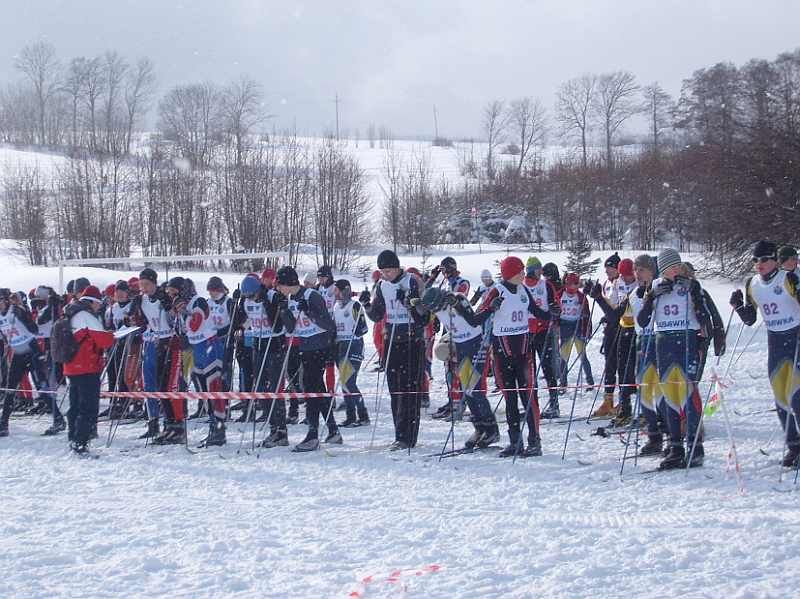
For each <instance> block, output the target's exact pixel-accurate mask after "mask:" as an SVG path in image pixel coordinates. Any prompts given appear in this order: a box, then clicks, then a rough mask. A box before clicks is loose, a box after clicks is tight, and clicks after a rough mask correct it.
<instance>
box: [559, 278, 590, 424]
mask: <svg viewBox="0 0 800 599" xmlns="http://www.w3.org/2000/svg"><path fill="white" fill-rule="evenodd" d="M580 283H581V281H580V277H578V275H577V274H576V273H574V272H571V273H567V275H566V276H565V277H564V287H563V288H562V289H561V291H560V292H559V294H558V300H559V304H560V305H561V317H560V318H559V321H558V327H559V328H558V332H559V339H560V343H561V346H560V353H561V376H560V378H561V386H562V387H566V386H567V383H568V381H567V366H568V363H569V359H570V356H571V355H572V352H573V350H575V353H576V354H577V355H579V356H580V361H581V366H580V367H581V368H582V369H583V374H584V379H583V380H584V382H585V384H586V385H588V388H591V387H592V386H593V385H594V377H593V376H592V365H591V363H590V362H589V358H588V357H587V356H586V342H587V339H588V338H589V335H590V333H591V330H592V322H591V320H590V311H589V300H588V299H587V297H586V296H585V295H583V293H581V291H580V290H579V287H580ZM557 402H558V400H556V405H555V410H554V412H555V413H554V414H553V417H554V418H558V417H559V416H560V410H559V409H558V407H559V406H558V403H557Z"/></svg>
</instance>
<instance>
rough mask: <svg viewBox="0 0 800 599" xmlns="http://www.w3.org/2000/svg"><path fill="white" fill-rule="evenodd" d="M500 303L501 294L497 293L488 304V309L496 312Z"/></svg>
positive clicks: (501, 299) (501, 300) (501, 301)
mask: <svg viewBox="0 0 800 599" xmlns="http://www.w3.org/2000/svg"><path fill="white" fill-rule="evenodd" d="M502 303H503V296H502V295H498V296H497V297H496V298H494V299H493V300H492V301H491V303H490V304H489V309H490V310H491V311H492V312H497V310H498V309H499V308H500V305H501V304H502Z"/></svg>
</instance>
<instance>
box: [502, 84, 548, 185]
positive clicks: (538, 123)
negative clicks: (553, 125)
mask: <svg viewBox="0 0 800 599" xmlns="http://www.w3.org/2000/svg"><path fill="white" fill-rule="evenodd" d="M545 119H546V114H545V108H544V106H543V105H542V103H541V102H540V101H539V100H538V99H534V98H520V99H519V100H514V101H513V102H511V106H510V109H509V114H508V121H509V123H510V124H511V125H513V127H514V133H515V135H516V139H517V142H518V144H519V158H518V160H517V169H516V170H517V176H520V175H521V174H522V169H523V167H524V166H525V165H526V163H527V162H528V161H529V160H530V159H531V158H534V159H535V154H536V151H537V148H541V146H542V145H543V144H544V139H545V133H546V126H545ZM532 154H533V155H532Z"/></svg>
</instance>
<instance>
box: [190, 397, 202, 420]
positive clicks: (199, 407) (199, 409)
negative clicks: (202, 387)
mask: <svg viewBox="0 0 800 599" xmlns="http://www.w3.org/2000/svg"><path fill="white" fill-rule="evenodd" d="M205 415H206V406H205V402H202V401H198V402H197V409H196V410H195V411H194V413H193V414H191V415H190V416H189V420H197V419H198V418H202V417H203V416H205Z"/></svg>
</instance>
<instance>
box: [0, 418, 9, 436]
mask: <svg viewBox="0 0 800 599" xmlns="http://www.w3.org/2000/svg"><path fill="white" fill-rule="evenodd" d="M0 437H8V420H5V419H4V420H0Z"/></svg>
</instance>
